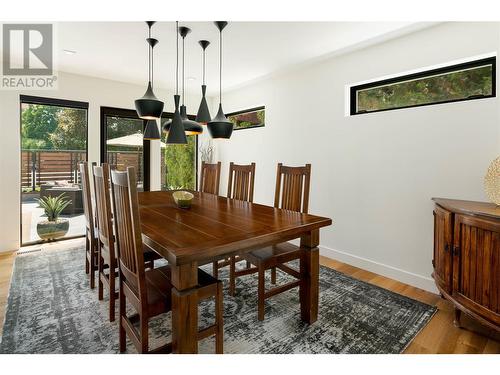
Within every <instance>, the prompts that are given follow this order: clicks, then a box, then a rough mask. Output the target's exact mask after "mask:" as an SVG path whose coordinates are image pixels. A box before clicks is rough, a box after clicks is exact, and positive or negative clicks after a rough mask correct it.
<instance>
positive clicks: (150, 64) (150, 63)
mask: <svg viewBox="0 0 500 375" xmlns="http://www.w3.org/2000/svg"><path fill="white" fill-rule="evenodd" d="M148 27H149V39H151V26H150V25H148ZM152 50H153V47H151V44H149V40H148V52H149V53H148V60H149V77H148V78H149V82H151V87H153V83H152V81H153V73H152V71H153V62H152V59H151V53H152Z"/></svg>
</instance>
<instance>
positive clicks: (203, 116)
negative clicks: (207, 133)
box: [196, 40, 212, 125]
mask: <svg viewBox="0 0 500 375" xmlns="http://www.w3.org/2000/svg"><path fill="white" fill-rule="evenodd" d="M198 43H199V44H200V46H201V48H203V83H202V85H201V103H200V108H198V114H197V115H196V121H197V122H199V123H201V124H205V125H206V124H207V123H208V122H209V121H210V120H211V119H212V117H210V111H209V110H208V104H207V99H206V98H205V94H206V93H207V85H205V52H206V51H205V50H206V49H207V47H208V46H209V45H210V42H209V41H208V40H200V41H199V42H198Z"/></svg>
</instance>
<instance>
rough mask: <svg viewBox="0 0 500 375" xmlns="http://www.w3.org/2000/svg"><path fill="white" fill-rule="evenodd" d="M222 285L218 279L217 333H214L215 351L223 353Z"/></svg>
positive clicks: (216, 302)
mask: <svg viewBox="0 0 500 375" xmlns="http://www.w3.org/2000/svg"><path fill="white" fill-rule="evenodd" d="M223 294H224V291H223V287H222V283H221V282H220V281H219V282H218V283H217V295H216V296H215V324H216V325H217V333H216V334H215V353H216V354H223V353H224V298H223Z"/></svg>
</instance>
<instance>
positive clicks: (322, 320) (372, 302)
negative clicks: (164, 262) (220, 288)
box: [0, 248, 436, 353]
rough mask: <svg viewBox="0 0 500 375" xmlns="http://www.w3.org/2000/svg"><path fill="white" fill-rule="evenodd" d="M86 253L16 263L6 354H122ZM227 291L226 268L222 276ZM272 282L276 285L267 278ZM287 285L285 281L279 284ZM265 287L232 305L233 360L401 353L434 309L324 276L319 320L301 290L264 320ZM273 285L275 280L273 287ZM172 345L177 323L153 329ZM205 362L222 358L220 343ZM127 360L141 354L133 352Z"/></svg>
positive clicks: (228, 308) (203, 320)
mask: <svg viewBox="0 0 500 375" xmlns="http://www.w3.org/2000/svg"><path fill="white" fill-rule="evenodd" d="M84 256H85V252H84V250H83V249H82V248H77V249H68V250H46V251H42V252H40V253H33V254H26V255H20V256H17V257H16V260H15V264H14V270H13V276H12V282H11V286H10V294H9V298H8V306H7V309H6V316H5V324H4V328H3V335H2V341H1V344H0V353H117V352H118V328H117V323H116V322H114V323H110V322H109V321H108V319H107V317H108V313H107V308H108V304H107V301H106V299H105V300H104V301H98V300H97V289H96V290H91V289H90V288H89V286H88V279H87V276H86V275H85V272H84V267H83V264H84ZM221 271H222V273H221V278H222V279H224V280H225V282H227V267H226V269H222V270H221ZM268 276H270V275H268ZM285 278H286V276H285V275H283V274H282V273H279V272H278V282H280V281H285ZM256 281H257V277H256V275H255V274H254V275H249V276H244V277H241V278H239V279H238V280H237V293H236V296H235V297H231V296H229V295H228V294H226V295H225V296H224V352H225V353H400V352H402V351H403V350H404V349H405V348H406V346H407V345H408V344H409V343H410V342H411V340H412V339H413V338H414V337H415V336H416V335H417V334H418V332H419V331H420V330H421V329H422V328H423V327H424V326H425V325H426V324H427V322H428V321H429V320H430V319H431V318H432V316H433V314H434V313H435V311H436V308H435V307H432V306H429V305H427V304H424V303H421V302H418V301H415V300H412V299H410V298H406V297H404V296H401V295H399V294H396V293H393V292H390V291H387V290H385V289H382V288H379V287H376V286H373V285H371V284H368V283H364V282H361V281H359V280H356V279H353V278H351V277H348V276H346V275H344V274H342V273H339V272H337V271H334V270H331V269H329V268H326V267H321V270H320V303H319V306H320V308H319V319H318V321H317V322H316V323H314V324H313V325H307V324H305V323H303V322H302V321H301V320H300V305H299V298H298V290H297V289H292V290H290V291H288V292H285V293H283V294H281V295H278V296H275V297H274V298H271V299H269V300H267V302H266V303H267V305H266V318H265V320H264V321H263V322H259V321H258V320H257V309H256V303H257V301H256V296H257V282H256ZM269 281H270V278H269V279H268V280H267V282H269ZM213 312H214V305H213V301H207V302H205V303H202V304H200V307H199V316H200V318H199V321H200V326H203V325H206V324H209V323H211V322H212V321H213V319H214V314H213ZM169 338H170V314H165V315H163V316H160V317H158V318H155V319H154V320H152V321H151V322H150V345H151V346H152V347H155V346H156V345H159V344H163V343H165V342H166V341H168V340H169ZM199 351H200V352H201V353H213V352H214V341H213V339H211V338H208V339H205V340H203V341H202V342H200V345H199ZM128 352H131V353H135V350H134V348H133V347H132V345H131V344H129V346H128Z"/></svg>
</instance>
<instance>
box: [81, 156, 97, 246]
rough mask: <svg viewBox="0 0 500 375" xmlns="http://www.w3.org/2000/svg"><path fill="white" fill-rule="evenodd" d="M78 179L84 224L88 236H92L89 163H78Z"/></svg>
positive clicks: (92, 218)
mask: <svg viewBox="0 0 500 375" xmlns="http://www.w3.org/2000/svg"><path fill="white" fill-rule="evenodd" d="M80 179H81V181H82V198H83V213H84V215H85V226H86V227H87V230H88V233H89V234H90V238H94V229H95V222H94V219H95V217H94V210H93V207H92V195H91V190H90V176H89V165H88V163H87V162H86V161H84V162H83V163H80Z"/></svg>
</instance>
